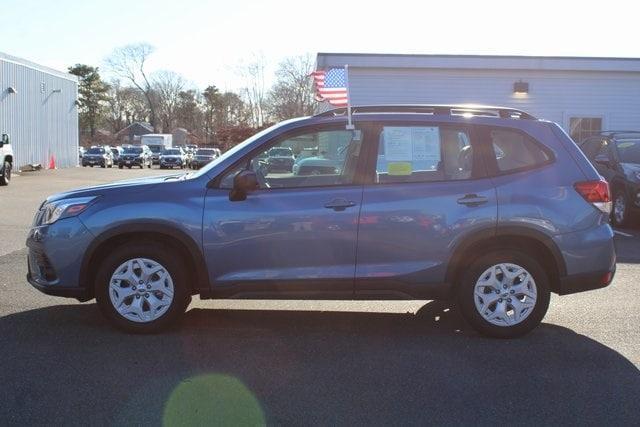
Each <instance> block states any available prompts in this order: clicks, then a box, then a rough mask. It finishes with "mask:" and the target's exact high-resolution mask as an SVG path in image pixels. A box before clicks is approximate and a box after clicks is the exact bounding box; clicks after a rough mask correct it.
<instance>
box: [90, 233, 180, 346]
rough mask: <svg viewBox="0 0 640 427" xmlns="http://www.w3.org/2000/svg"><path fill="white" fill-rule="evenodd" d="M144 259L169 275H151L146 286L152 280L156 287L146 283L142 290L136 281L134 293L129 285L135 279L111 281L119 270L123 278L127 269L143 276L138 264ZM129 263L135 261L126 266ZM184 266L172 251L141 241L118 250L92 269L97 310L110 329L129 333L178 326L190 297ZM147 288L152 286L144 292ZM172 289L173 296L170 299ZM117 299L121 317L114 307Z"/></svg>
mask: <svg viewBox="0 0 640 427" xmlns="http://www.w3.org/2000/svg"><path fill="white" fill-rule="evenodd" d="M143 259H144V260H145V261H148V262H152V263H156V264H157V265H159V266H161V267H162V268H163V269H164V270H165V271H166V272H167V273H168V277H167V278H166V279H164V280H158V279H159V277H160V276H159V275H157V274H156V273H154V274H151V275H150V276H149V280H150V281H149V282H148V283H151V284H153V280H154V279H155V280H156V281H155V284H153V285H149V284H148V285H147V286H145V288H144V289H142V290H141V289H139V288H138V287H139V286H140V283H139V282H138V283H136V284H135V286H136V288H135V290H134V285H132V284H131V282H134V283H135V281H134V280H131V281H130V280H127V279H114V277H113V276H114V275H115V274H116V273H118V271H120V273H122V276H123V277H126V276H127V275H128V273H129V267H130V266H133V267H134V268H133V272H134V273H135V272H139V275H142V272H141V271H139V265H140V261H142V260H143ZM130 260H135V261H133V262H132V263H131V264H129V265H127V264H128V262H129V261H130ZM148 265H149V264H148ZM183 265H184V263H183V262H182V260H181V259H179V257H176V256H175V252H173V251H171V250H169V249H168V248H166V247H165V246H163V245H161V244H158V243H157V242H152V241H141V242H139V243H133V244H127V245H122V246H120V247H117V248H116V249H115V250H114V251H112V252H111V253H110V254H109V255H108V256H107V257H106V258H104V259H103V261H102V262H101V264H100V265H99V266H95V267H96V268H97V269H98V273H97V275H96V281H95V284H94V286H95V294H96V300H97V302H98V306H99V307H100V311H101V312H102V314H103V315H104V316H105V317H106V318H107V319H108V320H109V322H110V323H111V324H112V325H113V326H115V327H116V328H119V329H121V330H123V331H125V332H130V333H137V334H146V333H155V332H159V331H161V330H164V329H166V328H168V327H170V326H172V325H175V324H177V323H178V321H179V320H180V319H181V317H182V316H183V314H184V312H185V311H186V309H187V307H188V306H189V303H190V302H191V294H190V292H189V289H188V288H187V272H186V270H185V269H184V268H183ZM123 266H124V267H123ZM122 268H124V270H123V269H122ZM142 277H144V276H142ZM138 278H139V277H138ZM112 283H113V286H111V284H112ZM148 286H152V287H151V288H150V289H147V287H148ZM171 286H172V287H173V290H172V292H173V296H172V297H170V296H169V294H170V293H171V292H170V291H171ZM154 289H155V291H154ZM120 292H123V293H122V294H121V293H120ZM165 292H166V293H165ZM119 299H121V303H120V307H122V308H121V310H122V311H123V313H124V314H121V312H119V311H118V309H116V307H115V305H114V304H117V302H118V300H119ZM167 300H168V301H169V302H168V303H166V301H167ZM163 301H164V302H165V304H163V303H162V302H163ZM151 303H153V304H155V305H156V307H157V310H158V312H157V317H155V318H154V313H153V311H152V310H151V307H152V305H151ZM138 304H139V305H138ZM145 309H146V310H145ZM137 313H142V314H137Z"/></svg>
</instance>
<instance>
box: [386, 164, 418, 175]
mask: <svg viewBox="0 0 640 427" xmlns="http://www.w3.org/2000/svg"><path fill="white" fill-rule="evenodd" d="M411 172H412V170H411V163H409V162H393V163H387V173H388V174H389V175H411Z"/></svg>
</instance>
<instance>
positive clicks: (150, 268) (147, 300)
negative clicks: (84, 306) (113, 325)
mask: <svg viewBox="0 0 640 427" xmlns="http://www.w3.org/2000/svg"><path fill="white" fill-rule="evenodd" d="M174 292H175V290H174V285H173V279H172V278H171V275H170V274H169V271H168V270H167V269H166V268H165V267H164V266H163V265H162V264H160V263H159V262H157V261H154V260H151V259H147V258H135V259H130V260H127V261H125V262H123V263H122V264H120V265H119V266H118V267H117V268H116V269H115V271H114V272H113V274H112V275H111V280H110V281H109V298H110V300H111V304H112V305H113V308H115V310H116V311H117V312H118V313H119V314H120V315H121V316H122V317H124V318H125V319H127V320H131V321H133V322H139V323H147V322H152V321H154V320H156V319H158V318H159V317H161V316H162V315H163V314H165V313H166V312H167V310H168V309H169V307H171V304H172V302H173V296H174Z"/></svg>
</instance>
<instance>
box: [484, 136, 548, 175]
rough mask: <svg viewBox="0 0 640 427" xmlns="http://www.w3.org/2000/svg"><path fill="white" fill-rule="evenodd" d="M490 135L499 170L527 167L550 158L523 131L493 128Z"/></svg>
mask: <svg viewBox="0 0 640 427" xmlns="http://www.w3.org/2000/svg"><path fill="white" fill-rule="evenodd" d="M490 136H491V143H492V145H493V151H494V153H495V156H496V162H497V164H498V170H499V171H500V172H512V171H517V170H521V169H527V168H530V167H534V166H538V165H542V164H544V163H547V162H548V161H550V160H551V156H550V155H549V154H548V153H547V152H546V151H545V150H544V149H543V148H542V147H541V146H540V145H539V144H537V143H536V142H534V141H533V140H532V139H531V138H530V137H528V136H527V135H525V134H523V133H520V132H516V131H514V130H509V129H493V130H491V131H490Z"/></svg>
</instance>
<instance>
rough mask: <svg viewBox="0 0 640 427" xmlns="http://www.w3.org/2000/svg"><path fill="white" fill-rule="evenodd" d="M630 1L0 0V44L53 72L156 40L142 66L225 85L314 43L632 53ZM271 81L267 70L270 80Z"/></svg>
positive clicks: (333, 47) (634, 35) (331, 48)
mask: <svg viewBox="0 0 640 427" xmlns="http://www.w3.org/2000/svg"><path fill="white" fill-rule="evenodd" d="M635 3H636V2H634V1H631V0H627V1H618V0H608V1H606V2H603V1H599V2H596V1H566V0H565V1H562V0H555V1H548V0H538V1H535V2H525V1H521V2H518V1H513V0H512V1H497V0H482V1H478V0H475V1H467V0H450V1H442V0H440V1H429V0H422V1H409V0H407V1H405V0H392V1H391V0H387V1H376V0H369V1H359V0H346V1H345V0H341V1H333V2H330V1H325V2H322V1H320V2H318V1H314V2H308V1H307V2H305V1H303V0H281V1H275V0H274V1H267V0H265V1H254V0H224V1H204V0H171V1H166V0H154V1H146V0H109V1H102V0H84V1H72V0H0V5H1V6H2V11H1V12H0V17H1V18H2V19H1V21H0V52H4V53H8V54H10V55H14V56H18V57H22V58H25V59H28V60H31V61H34V62H37V63H40V64H43V65H47V66H50V67H52V68H55V69H59V70H65V69H66V68H67V67H68V66H70V65H73V64H76V63H85V64H89V65H93V66H98V67H100V68H101V71H102V72H105V73H106V74H107V75H106V77H107V78H108V77H109V75H108V72H107V70H106V67H105V64H104V59H105V58H106V57H107V56H108V55H109V54H110V53H111V52H112V51H113V49H114V48H117V47H119V46H123V45H127V44H131V43H137V42H146V43H150V44H151V45H153V46H154V47H155V52H154V54H153V56H152V57H151V59H150V61H149V69H150V70H151V71H153V70H161V69H165V70H171V71H175V72H177V73H180V74H181V75H182V76H183V77H185V78H186V79H187V80H188V81H189V82H190V83H191V85H193V86H195V87H197V88H200V89H203V88H205V87H206V86H208V85H210V84H215V85H216V86H218V87H219V88H222V89H227V90H235V89H238V88H240V87H242V85H243V80H242V78H241V77H240V76H239V73H238V70H239V69H241V68H242V64H246V63H249V62H251V61H252V58H255V57H256V56H259V55H262V56H263V57H264V58H265V60H266V62H267V64H268V66H269V68H268V71H269V73H268V75H269V76H270V75H271V74H272V72H273V70H274V69H275V67H276V66H277V64H278V62H279V61H280V60H282V59H283V58H284V57H287V56H295V55H301V54H307V53H308V54H311V55H314V56H315V54H316V53H317V52H375V53H424V54H492V55H545V56H604V57H606V56H616V57H640V43H639V41H640V36H639V34H640V31H639V29H638V13H637V12H638V9H640V6H634V5H635ZM269 79H270V78H269Z"/></svg>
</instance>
